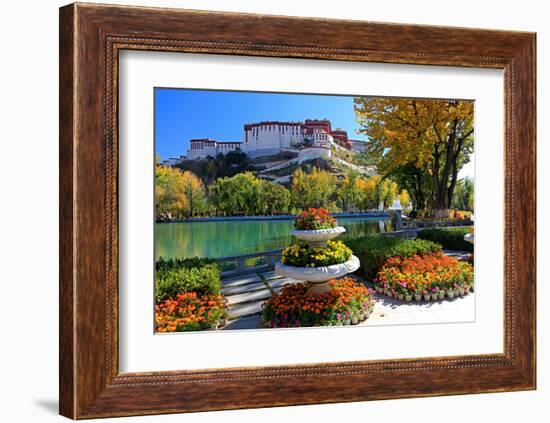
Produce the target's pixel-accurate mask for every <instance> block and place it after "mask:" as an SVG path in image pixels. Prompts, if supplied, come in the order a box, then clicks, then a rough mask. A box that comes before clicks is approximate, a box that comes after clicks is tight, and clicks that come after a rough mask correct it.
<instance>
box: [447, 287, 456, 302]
mask: <svg viewBox="0 0 550 423" xmlns="http://www.w3.org/2000/svg"><path fill="white" fill-rule="evenodd" d="M447 297H448V298H449V299H453V298H454V297H455V290H454V289H453V288H449V289H447Z"/></svg>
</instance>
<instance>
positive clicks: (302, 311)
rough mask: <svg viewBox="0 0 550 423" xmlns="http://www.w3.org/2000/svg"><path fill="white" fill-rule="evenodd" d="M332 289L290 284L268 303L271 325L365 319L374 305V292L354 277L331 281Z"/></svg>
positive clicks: (266, 315)
mask: <svg viewBox="0 0 550 423" xmlns="http://www.w3.org/2000/svg"><path fill="white" fill-rule="evenodd" d="M329 285H330V287H331V290H330V291H328V292H325V293H322V294H310V293H308V292H307V283H299V284H294V285H286V286H285V287H284V288H283V289H282V290H281V292H279V294H277V295H274V296H273V297H271V298H270V299H269V300H268V301H266V302H265V303H264V306H263V310H262V320H263V322H264V326H267V327H300V326H335V325H342V324H350V323H352V322H355V323H357V322H358V321H360V320H364V319H365V318H366V317H368V315H369V314H370V312H371V311H372V307H373V305H374V300H373V297H372V291H371V290H369V289H368V288H367V287H365V286H364V285H362V284H360V283H358V282H355V281H354V280H353V279H351V278H343V279H333V280H331V281H329Z"/></svg>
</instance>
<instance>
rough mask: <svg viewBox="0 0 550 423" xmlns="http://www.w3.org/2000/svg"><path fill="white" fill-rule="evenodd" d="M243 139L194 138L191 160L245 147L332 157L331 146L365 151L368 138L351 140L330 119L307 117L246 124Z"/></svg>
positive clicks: (254, 152)
mask: <svg viewBox="0 0 550 423" xmlns="http://www.w3.org/2000/svg"><path fill="white" fill-rule="evenodd" d="M243 132H244V133H243V139H242V141H217V140H211V139H208V138H203V139H192V140H190V147H189V150H188V152H187V159H188V160H197V159H203V158H206V157H208V156H212V157H215V156H217V155H218V154H220V153H222V154H226V153H228V152H230V151H234V150H241V151H242V152H244V153H246V154H247V155H248V156H249V157H251V158H256V157H261V156H271V155H274V154H278V153H280V152H281V151H284V150H294V151H296V149H300V150H306V149H311V151H309V152H306V151H303V153H305V154H306V155H307V156H310V157H311V156H316V157H330V148H331V147H332V146H335V147H336V148H338V147H340V148H345V149H347V150H352V151H356V152H359V151H363V149H364V142H363V141H358V140H351V139H349V138H348V134H347V132H346V131H344V130H342V129H334V130H333V129H332V126H331V122H330V121H329V120H327V119H321V120H317V119H306V120H305V121H304V122H279V121H266V122H258V123H248V124H245V125H244V131H243Z"/></svg>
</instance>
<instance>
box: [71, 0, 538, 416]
mask: <svg viewBox="0 0 550 423" xmlns="http://www.w3.org/2000/svg"><path fill="white" fill-rule="evenodd" d="M534 55H535V35H534V34H531V33H524V32H509V31H508V32H507V31H489V30H473V29H459V28H443V27H428V26H414V25H394V24H382V23H366V22H359V21H336V20H334V21H333V20H324V19H303V18H292V17H275V16H262V15H247V14H232V13H218V12H199V11H188V10H176V9H172V10H170V9H154V8H150V9H149V8H133V7H124V6H109V5H83V4H72V5H69V6H65V7H63V8H61V10H60V166H61V167H60V241H61V243H60V412H61V414H63V415H65V416H67V417H71V418H95V417H110V416H127V415H142V414H158V413H171V412H190V411H205V410H220V409H233V408H243V407H265V406H278V405H294V404H313V403H327V402H347V401H362V400H375V399H390V398H403V397H415V396H432V395H451V394H461V393H481V392H500V391H511V390H528V389H534V388H535V315H536V313H535V227H536V222H535V205H536V204H535V94H534V93H535V89H534V88H535V57H534Z"/></svg>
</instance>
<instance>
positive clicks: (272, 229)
mask: <svg viewBox="0 0 550 423" xmlns="http://www.w3.org/2000/svg"><path fill="white" fill-rule="evenodd" d="M338 222H339V224H340V225H342V226H344V227H345V228H346V234H344V235H342V236H341V237H340V238H339V239H342V240H344V241H345V239H346V238H347V239H350V238H357V237H360V236H364V235H373V234H376V233H379V232H387V231H390V230H391V223H390V222H389V220H380V219H374V218H371V219H369V218H364V217H363V218H341V219H338ZM155 225H156V226H155V241H156V251H155V253H156V257H157V258H158V257H161V256H162V257H165V258H169V257H194V256H197V257H213V258H219V257H227V256H234V255H239V254H248V253H257V252H262V251H267V250H274V249H279V248H283V247H286V246H287V245H288V244H290V243H291V242H292V241H293V239H292V238H293V237H292V236H291V235H289V232H290V230H291V229H292V220H263V221H234V220H232V221H222V222H178V223H156V224H155Z"/></svg>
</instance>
